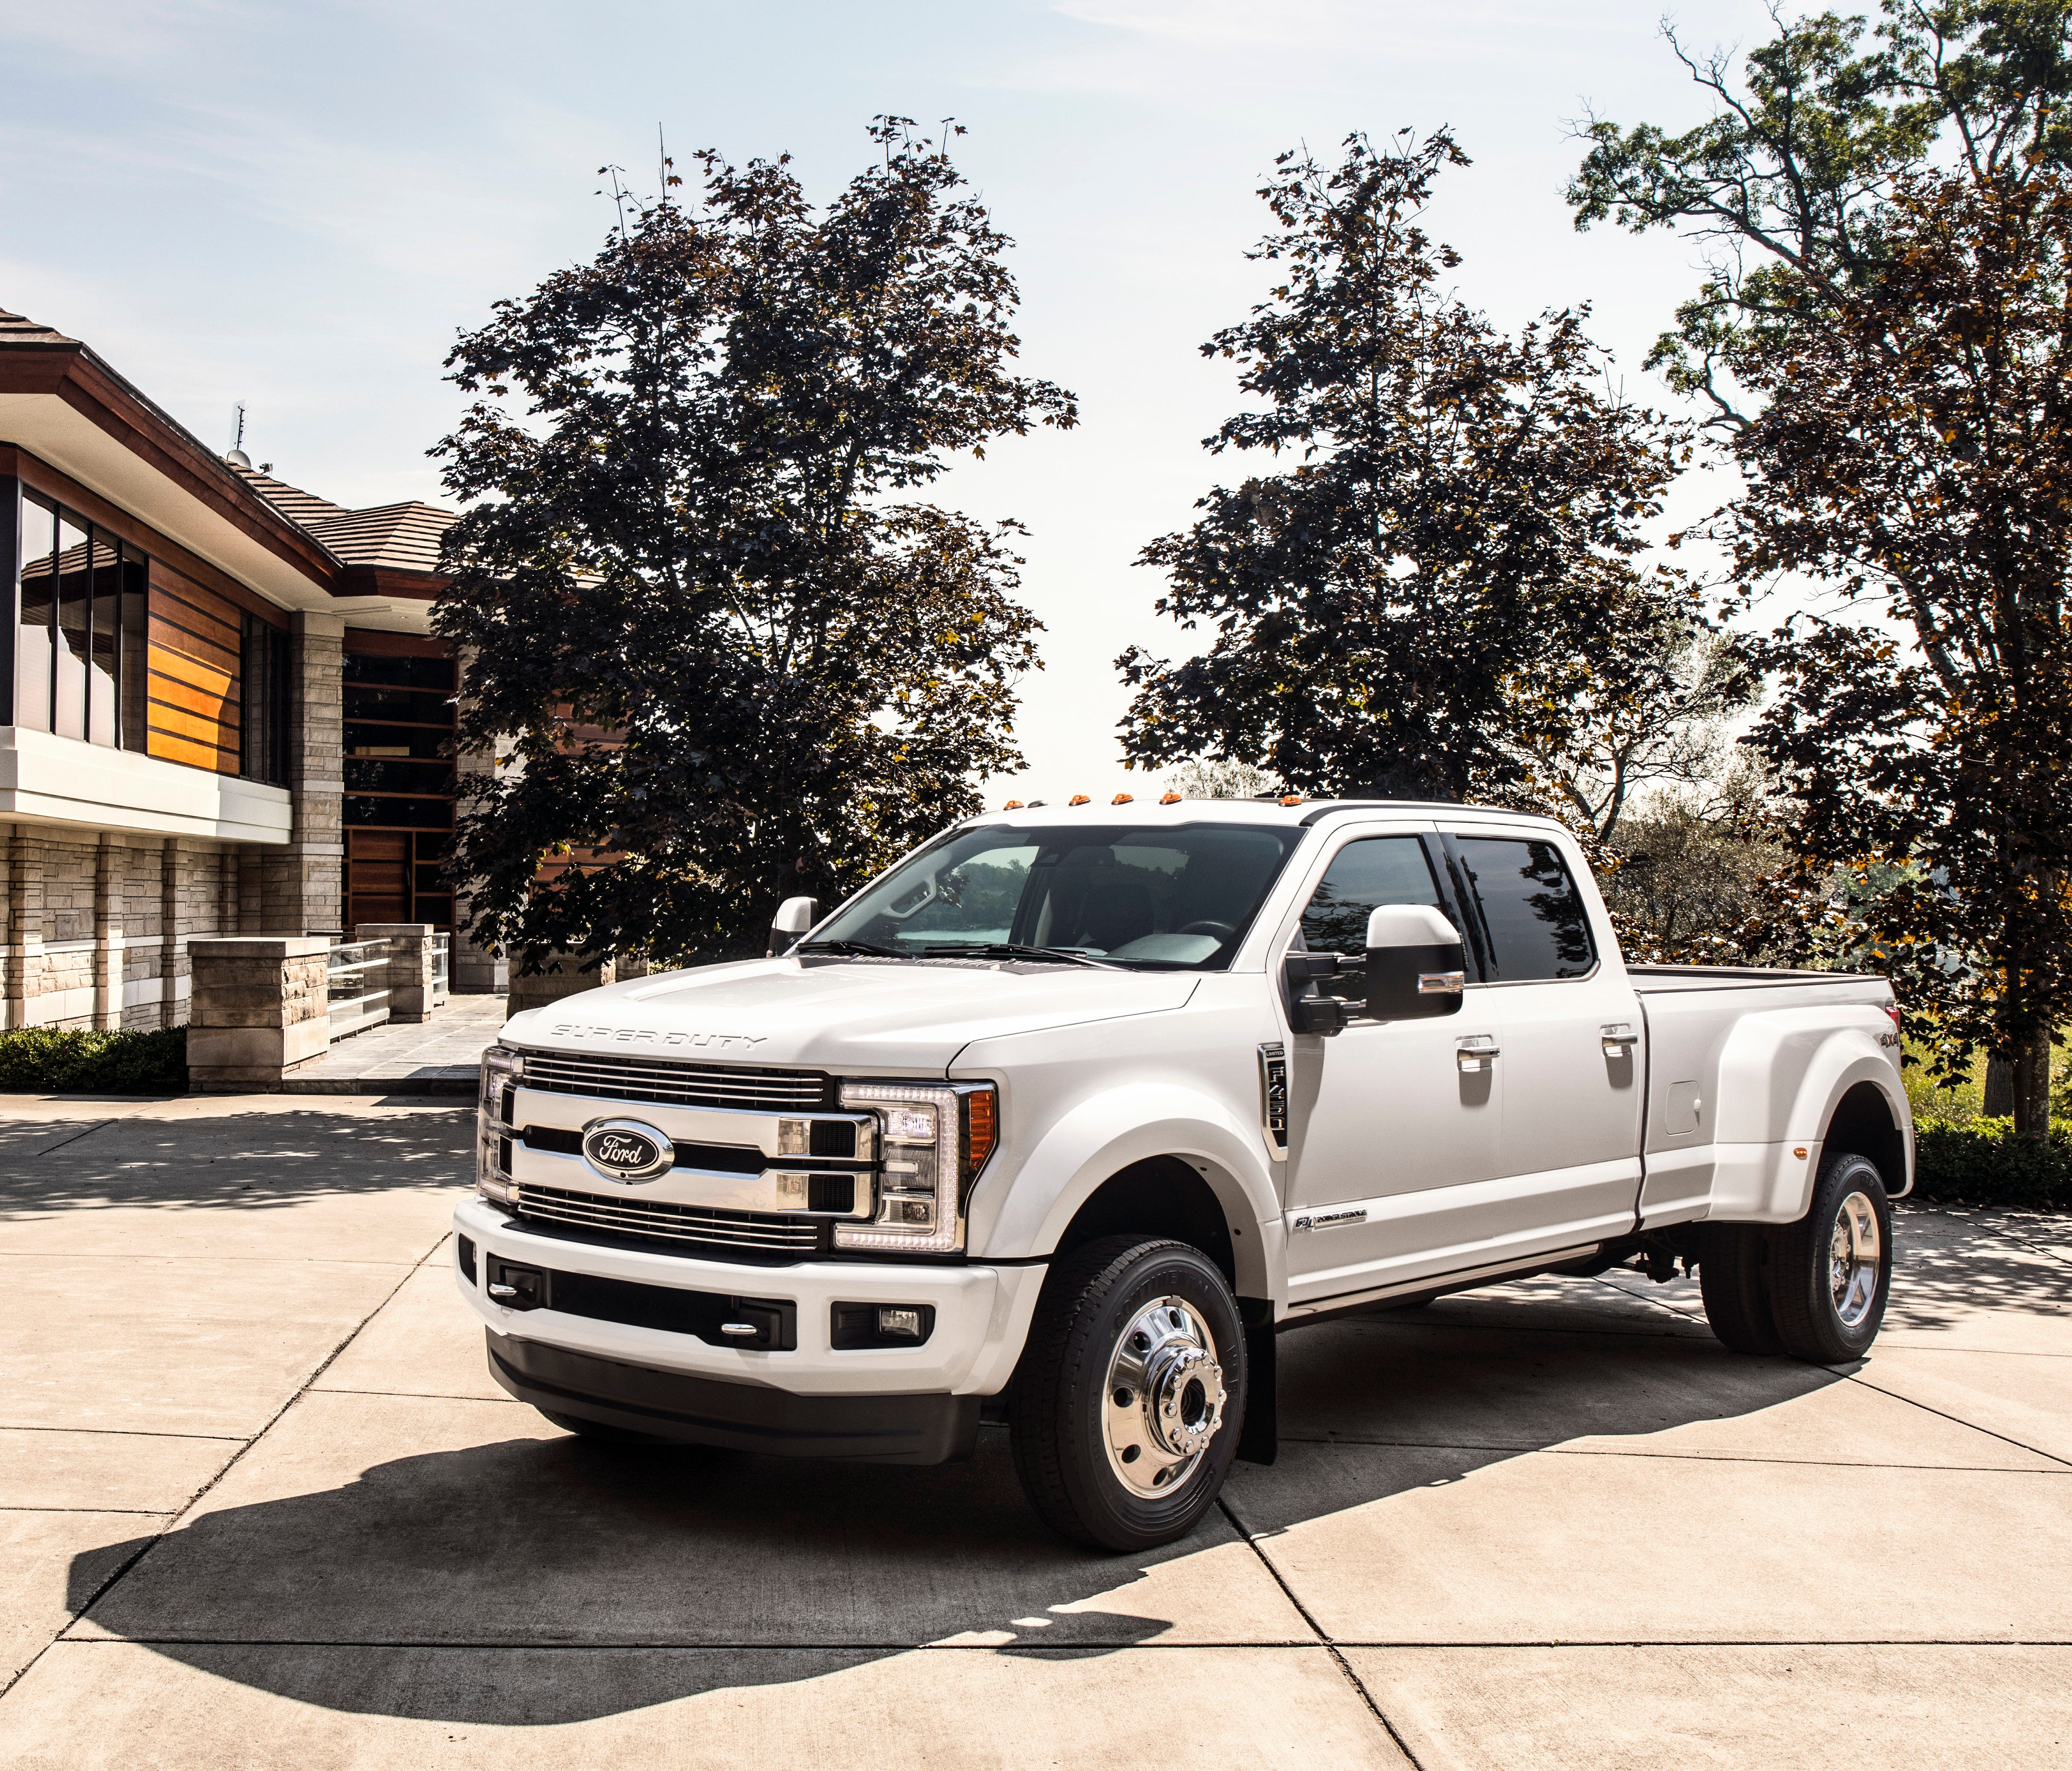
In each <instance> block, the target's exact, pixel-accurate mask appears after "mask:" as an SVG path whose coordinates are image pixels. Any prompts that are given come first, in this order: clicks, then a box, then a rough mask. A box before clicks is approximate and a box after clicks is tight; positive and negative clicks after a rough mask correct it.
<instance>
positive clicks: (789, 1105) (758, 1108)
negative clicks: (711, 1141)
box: [524, 1051, 834, 1113]
mask: <svg viewBox="0 0 2072 1771" xmlns="http://www.w3.org/2000/svg"><path fill="white" fill-rule="evenodd" d="M524 1086H525V1087H528V1088H538V1089H545V1090H546V1091H548V1092H549V1093H551V1094H556V1095H603V1096H604V1097H606V1099H611V1100H626V1101H661V1102H665V1103H668V1104H669V1105H671V1106H675V1107H724V1108H726V1109H727V1110H729V1111H734V1112H739V1113H767V1112H782V1111H791V1112H796V1111H800V1110H801V1109H804V1110H807V1111H811V1110H812V1109H813V1108H816V1107H831V1106H833V1104H834V1087H833V1083H832V1082H831V1081H830V1080H829V1079H828V1078H827V1077H826V1076H824V1075H821V1074H820V1072H819V1071H817V1070H751V1069H749V1068H746V1066H740V1065H734V1064H676V1063H671V1062H668V1061H667V1060H666V1059H664V1058H621V1057H619V1056H618V1055H616V1054H614V1055H612V1056H611V1057H598V1058H588V1057H571V1056H570V1055H569V1054H567V1053H565V1052H529V1051H528V1052H527V1053H526V1054H525V1075H524Z"/></svg>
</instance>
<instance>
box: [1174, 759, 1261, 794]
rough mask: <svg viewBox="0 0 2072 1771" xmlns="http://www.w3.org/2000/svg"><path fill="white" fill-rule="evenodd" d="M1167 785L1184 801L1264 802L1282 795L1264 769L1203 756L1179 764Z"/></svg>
mask: <svg viewBox="0 0 2072 1771" xmlns="http://www.w3.org/2000/svg"><path fill="white" fill-rule="evenodd" d="M1165 785H1166V787H1167V788H1168V789H1169V790H1170V791H1172V792H1174V793H1177V794H1178V795H1180V797H1181V798H1182V799H1265V798H1267V797H1268V796H1269V795H1271V796H1273V797H1275V798H1278V797H1279V796H1280V793H1281V783H1279V782H1278V781H1276V780H1275V779H1273V777H1272V775H1268V773H1267V772H1266V771H1265V770H1264V769H1256V768H1254V767H1253V766H1252V765H1251V764H1250V763H1249V762H1231V761H1230V760H1229V759H1227V758H1224V759H1222V760H1215V759H1211V758H1206V757H1197V758H1194V759H1193V760H1192V761H1190V762H1183V763H1182V764H1181V765H1180V766H1179V767H1178V768H1177V769H1175V770H1174V771H1173V772H1172V773H1171V774H1170V775H1167V776H1166V777H1165Z"/></svg>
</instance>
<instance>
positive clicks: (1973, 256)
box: [1569, 0, 2072, 1134]
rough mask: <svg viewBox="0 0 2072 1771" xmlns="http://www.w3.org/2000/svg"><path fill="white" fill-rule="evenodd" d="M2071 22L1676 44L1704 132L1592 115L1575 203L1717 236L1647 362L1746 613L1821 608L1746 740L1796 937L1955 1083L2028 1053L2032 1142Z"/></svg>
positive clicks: (2047, 867)
mask: <svg viewBox="0 0 2072 1771" xmlns="http://www.w3.org/2000/svg"><path fill="white" fill-rule="evenodd" d="M1774 16H1776V15H1774ZM2069 22H2072V0H1992V3H1978V0H1952V3H1948V4H1943V5H1927V4H1919V3H1914V0H1887V3H1886V4H1885V7H1884V9H1883V12H1882V14H1881V19H1880V22H1879V23H1878V24H1877V27H1876V28H1875V29H1874V30H1873V29H1871V28H1870V27H1868V26H1867V25H1866V23H1865V21H1864V20H1863V19H1861V18H1838V17H1836V15H1835V14H1825V13H1823V14H1817V15H1815V16H1813V17H1810V18H1803V19H1798V20H1794V21H1791V22H1789V23H1786V22H1785V21H1784V20H1783V19H1782V18H1781V17H1779V18H1778V36H1777V37H1776V39H1774V41H1772V42H1771V43H1767V44H1765V45H1763V46H1762V47H1759V48H1758V49H1757V50H1756V51H1753V52H1752V53H1751V54H1750V55H1749V56H1748V57H1747V59H1746V63H1745V76H1744V80H1743V81H1742V82H1741V84H1739V85H1737V84H1735V83H1734V81H1733V80H1732V78H1731V69H1730V66H1729V60H1728V58H1727V57H1725V55H1714V56H1712V57H1710V58H1708V59H1704V60H1700V59H1698V58H1696V57H1694V56H1692V55H1690V54H1688V53H1687V52H1686V51H1683V49H1682V48H1681V47H1680V46H1676V53H1677V54H1678V55H1679V58H1680V59H1681V60H1683V64H1684V65H1685V67H1686V68H1688V70H1689V72H1691V74H1692V77H1693V78H1694V79H1695V80H1696V81H1697V82H1698V84H1699V85H1700V87H1701V88H1704V89H1705V90H1706V91H1707V92H1708V93H1709V94H1710V95H1711V96H1712V98H1713V100H1714V101H1715V105H1716V111H1715V114H1714V116H1713V117H1712V119H1711V120H1710V121H1708V123H1706V124H1704V125H1701V126H1700V127H1699V128H1698V129H1693V130H1690V131H1688V132H1686V133H1684V134H1681V135H1671V134H1667V132H1664V131H1663V130H1661V129H1658V128H1655V127H1654V126H1652V125H1642V126H1640V127H1638V128H1635V129H1621V128H1619V127H1618V125H1615V124H1614V123H1611V122H1609V121H1602V120H1598V121H1593V122H1592V124H1591V125H1590V126H1589V132H1588V133H1589V140H1590V142H1591V146H1590V147H1589V151H1588V153H1587V154H1586V156H1585V159H1584V162H1583V163H1582V166H1581V169H1580V171H1579V172H1578V174H1577V179H1576V180H1575V182H1574V184H1573V185H1572V188H1571V191H1570V193H1569V195H1570V199H1571V201H1572V203H1573V204H1574V206H1575V210H1576V219H1577V226H1578V227H1587V226H1589V224H1592V223H1593V222H1595V221H1597V220H1605V219H1608V218H1609V219H1611V220H1615V221H1617V222H1618V223H1619V224H1622V225H1624V226H1626V227H1629V228H1634V229H1635V230H1644V229H1646V228H1655V227H1667V228H1676V229H1679V231H1681V232H1684V233H1685V234H1686V235H1687V236H1691V237H1694V238H1696V239H1699V240H1703V241H1704V242H1707V243H1708V246H1709V249H1710V256H1709V261H1708V273H1707V274H1706V276H1705V277H1704V280H1703V281H1702V283H1701V286H1700V290H1699V291H1698V293H1697V294H1696V296H1695V297H1694V298H1692V300H1691V301H1690V302H1687V303H1686V304H1685V305H1684V306H1683V308H1682V309H1681V310H1679V314H1678V318H1677V327H1676V330H1675V332H1674V333H1672V334H1671V335H1666V336H1665V337H1664V338H1663V340H1662V341H1661V342H1660V343H1659V344H1658V346H1657V347H1656V351H1655V357H1654V358H1653V359H1652V360H1654V361H1656V362H1659V363H1661V364H1663V365H1665V366H1666V367H1667V368H1668V369H1669V370H1670V372H1671V376H1672V379H1674V380H1675V381H1676V382H1677V383H1678V384H1679V385H1681V386H1683V387H1684V388H1687V389H1688V390H1691V391H1692V392H1696V393H1698V394H1700V395H1701V396H1703V397H1704V398H1706V399H1707V400H1708V401H1710V402H1711V404H1712V408H1713V410H1714V413H1715V416H1716V421H1717V422H1718V423H1719V424H1720V427H1721V428H1722V429H1723V430H1724V431H1725V433H1726V434H1728V435H1729V437H1730V438H1732V442H1733V450H1734V453H1735V455H1736V457H1737V461H1738V462H1739V465H1740V466H1741V470H1742V472H1743V474H1744V475H1745V476H1746V478H1747V479H1748V482H1749V494H1748V495H1747V496H1746V497H1745V499H1742V500H1741V502H1740V503H1739V505H1738V507H1736V508H1734V509H1733V510H1730V511H1729V512H1727V513H1726V514H1725V516H1724V518H1723V519H1722V520H1721V521H1720V523H1719V524H1716V525H1715V526H1714V532H1716V534H1718V535H1720V536H1721V537H1723V538H1724V539H1725V540H1727V541H1728V542H1729V544H1730V545H1731V546H1732V547H1733V552H1734V561H1735V577H1736V584H1737V598H1738V600H1739V602H1740V603H1741V606H1743V607H1749V606H1753V602H1755V601H1756V600H1757V598H1758V597H1760V596H1761V595H1762V594H1764V593H1765V592H1766V591H1767V590H1769V589H1770V588H1771V587H1772V586H1774V584H1776V583H1777V582H1778V580H1779V578H1780V577H1781V576H1782V575H1784V574H1790V573H1803V574H1805V575H1807V576H1810V577H1812V578H1814V579H1815V580H1818V581H1824V583H1825V584H1826V585H1827V586H1829V587H1830V588H1831V590H1833V591H1834V592H1836V598H1835V600H1834V601H1833V602H1832V603H1831V604H1830V605H1829V606H1828V607H1827V609H1826V610H1823V612H1821V613H1819V614H1807V615H1803V616H1801V617H1799V618H1794V620H1792V621H1790V622H1788V623H1786V625H1785V626H1784V627H1782V628H1781V629H1779V630H1778V631H1776V632H1775V633H1774V634H1773V635H1771V636H1770V639H1768V641H1767V642H1766V643H1765V644H1763V645H1762V646H1761V647H1757V648H1756V650H1755V651H1754V654H1753V657H1754V661H1755V662H1756V663H1757V664H1759V665H1762V666H1764V667H1766V668H1770V669H1771V670H1774V672H1777V673H1778V678H1779V680H1780V683H1781V692H1780V696H1779V698H1778V701H1777V703H1776V705H1774V708H1773V709H1772V710H1771V711H1770V713H1769V715H1768V716H1767V717H1766V718H1765V719H1764V720H1763V721H1762V722H1761V724H1759V725H1758V726H1757V729H1756V730H1755V732H1754V733H1753V734H1752V739H1753V742H1754V743H1755V744H1756V745H1757V747H1758V748H1759V749H1760V750H1762V752H1763V753H1764V754H1765V755H1766V757H1767V758H1769V759H1770V762H1771V763H1772V764H1773V765H1774V767H1775V769H1776V770H1777V771H1778V775H1779V778H1780V783H1781V785H1782V787H1783V789H1784V791H1786V793H1787V794H1788V795H1790V797H1791V799H1792V800H1793V802H1794V817H1793V818H1792V820H1791V827H1792V830H1793V839H1794V847H1795V848H1796V849H1798V850H1799V857H1798V860H1797V862H1796V866H1795V873H1796V876H1797V882H1796V885H1795V886H1790V887H1789V890H1790V891H1791V892H1793V893H1795V898H1796V902H1797V903H1798V905H1799V906H1800V908H1801V910H1803V911H1804V913H1805V914H1804V918H1803V920H1804V921H1805V922H1807V926H1808V927H1812V926H1813V925H1815V924H1817V923H1819V922H1822V921H1823V919H1826V920H1828V921H1831V922H1835V923H1836V927H1840V926H1842V925H1847V926H1848V928H1850V929H1851V930H1852V931H1858V932H1857V933H1856V934H1852V935H1851V936H1850V937H1849V939H1852V940H1854V941H1856V944H1857V945H1859V946H1860V947H1861V946H1864V945H1865V944H1866V943H1867V944H1868V948H1869V950H1870V951H1873V952H1876V953H1877V954H1878V955H1881V957H1882V959H1883V961H1884V963H1885V964H1888V965H1889V966H1890V967H1891V968H1893V969H1895V970H1897V971H1898V972H1901V974H1902V976H1904V977H1905V979H1906V980H1908V983H1909V985H1910V990H1911V992H1912V997H1913V1000H1912V1003H1911V1006H1914V1007H1916V1008H1922V1009H1927V1010H1928V1011H1929V1013H1928V1015H1927V1017H1926V1024H1925V1025H1922V1024H1920V1023H1918V1024H1917V1025H1918V1027H1919V1030H1921V1031H1922V1032H1925V1033H1932V1034H1933V1035H1934V1038H1935V1039H1936V1040H1937V1042H1938V1051H1939V1057H1940V1062H1942V1065H1943V1066H1945V1067H1948V1068H1953V1069H1954V1068H1958V1067H1962V1066H1963V1065H1965V1064H1967V1062H1969V1061H1970V1059H1971V1055H1972V1054H1973V1053H1974V1052H1975V1050H1976V1049H1977V1048H1978V1047H1979V1046H1984V1047H1985V1049H1986V1050H1988V1053H1989V1054H1991V1055H1992V1058H1994V1059H1996V1061H1997V1062H1999V1063H2002V1064H2005V1063H2009V1062H2011V1063H2012V1070H2013V1073H2014V1075H2015V1077H2016V1088H2015V1091H2014V1092H2015V1100H2014V1103H2013V1104H2014V1108H2015V1117H2016V1123H2017V1125H2018V1127H2020V1128H2021V1129H2022V1130H2024V1131H2025V1132H2030V1133H2038V1134H2040V1133H2041V1132H2042V1131H2043V1129H2044V1128H2045V1123H2046V1114H2047V1085H2048V1076H2049V1042H2050V1039H2051V1036H2052V1033H2053V1029H2055V1028H2056V1027H2057V1026H2058V1025H2061V1024H2062V1021H2063V1020H2064V1018H2065V1017H2066V1012H2067V1010H2068V1009H2072V1001H2068V999H2067V997H2066V947H2065V942H2066V934H2067V932H2068V931H2066V928H2065V927H2064V921H2063V919H2064V915H2065V906H2064V902H2063V899H2064V892H2065V881H2066V873H2065V866H2064V858H2065V849H2066V830H2065V826H2064V823H2063V820H2062V815H2061V814H2060V812H2058V802H2059V800H2060V799H2062V793H2061V792H2060V791H2058V789H2057V787H2056V786H2055V779H2054V778H2055V775H2056V772H2057V765H2056V762H2055V760H2054V759H2055V758H2057V757H2058V755H2060V754H2062V750H2063V740H2064V738H2065V735H2066V726H2067V724H2068V705H2072V704H2068V699H2067V693H2066V691H2067V688H2068V686H2072V685H2068V684H2067V683H2066V680H2065V678H2064V675H2063V672H2064V661H2063V657H2062V631H2061V627H2060V617H2059V615H2058V609H2059V606H2060V602H2061V599H2062V594H2063V588H2064V572H2065V567H2066V557H2065V554H2064V553H2063V548H2064V544H2065V528H2064V523H2063V518H2062V492H2063V487H2064V477H2063V476H2064V470H2065V462H2064V458H2063V453H2062V449H2063V446H2062V442H2061V434H2060V426H2061V423H2062V419H2061V415H2060V399H2059V393H2058V388H2059V384H2060V383H2061V382H2062V378H2063V376H2064V375H2065V373H2066V369H2067V368H2072V364H2068V363H2067V361H2066V357H2065V355H2064V347H2063V345H2062V342H2061V339H2060V335H2059V329H2060V327H2062V322H2063V318H2064V316H2063V314H2062V302H2063V293H2064V277H2065V272H2064V265H2063V256H2064V235H2063V228H2062V204H2063V200H2064V199H2063V190H2064V185H2063V179H2064V175H2065V172H2066V168H2067V166H2068V165H2072V129H2068V126H2067V124H2066V120H2065V115H2064V110H2065V107H2064V104H2063V101H2064V99H2065V97H2066V96H2067V94H2068V92H2072V35H2068V23H2069ZM1672 45H1674V39H1672ZM1838 878H1840V879H1848V880H1852V881H1855V882H1856V883H1855V884H1854V885H1853V886H1851V887H1850V888H1849V890H1848V893H1847V894H1846V899H1847V901H1846V902H1844V899H1842V898H1837V897H1836V892H1835V889H1834V884H1833V882H1834V881H1836V879H1838ZM1788 884H1789V882H1782V881H1781V882H1780V886H1781V889H1782V888H1784V887H1786V886H1788ZM1839 938H1840V937H1839V936H1836V935H1835V934H1834V932H1833V931H1830V934H1829V935H1828V937H1827V939H1830V941H1831V940H1832V939H1839Z"/></svg>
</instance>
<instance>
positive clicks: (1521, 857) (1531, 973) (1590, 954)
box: [1445, 829, 1643, 1252]
mask: <svg viewBox="0 0 2072 1771" xmlns="http://www.w3.org/2000/svg"><path fill="white" fill-rule="evenodd" d="M1445 847H1446V850H1447V853H1448V856H1449V860H1450V861H1451V862H1452V865H1453V870H1454V873H1455V874H1456V877H1457V879H1458V880H1459V881H1460V886H1461V891H1462V893H1463V894H1464V896H1465V897H1466V899H1467V901H1468V902H1469V903H1470V906H1471V910H1470V914H1472V915H1473V916H1474V920H1475V922H1476V928H1475V931H1474V932H1475V934H1476V935H1477V937H1478V943H1479V945H1480V946H1481V947H1482V969H1483V975H1484V976H1485V977H1486V979H1487V980H1488V982H1487V984H1486V987H1485V990H1484V992H1483V993H1484V996H1485V997H1486V1000H1487V1002H1488V1005H1489V1008H1488V1012H1489V1013H1490V1017H1491V1019H1492V1020H1493V1021H1494V1024H1495V1026H1496V1031H1497V1036H1498V1046H1499V1047H1500V1055H1499V1056H1498V1058H1497V1059H1496V1067H1497V1069H1498V1071H1499V1072H1500V1073H1501V1099H1502V1103H1503V1110H1502V1120H1503V1126H1502V1131H1501V1133H1500V1135H1499V1139H1498V1145H1499V1148H1498V1172H1499V1173H1501V1174H1503V1176H1504V1177H1506V1180H1507V1183H1508V1187H1507V1191H1508V1195H1509V1196H1508V1198H1507V1202H1506V1204H1505V1206H1504V1208H1503V1210H1504V1214H1505V1215H1506V1216H1507V1218H1508V1219H1509V1222H1508V1224H1507V1235H1506V1240H1507V1242H1508V1243H1511V1245H1512V1246H1513V1247H1515V1248H1516V1249H1518V1250H1519V1251H1520V1252H1528V1251H1538V1250H1543V1249H1552V1248H1565V1247H1571V1246H1574V1245H1577V1244H1580V1243H1589V1242H1595V1241H1599V1240H1601V1239H1605V1238H1606V1237H1609V1236H1615V1235H1623V1234H1625V1233H1626V1231H1629V1230H1630V1229H1631V1228H1632V1227H1633V1225H1634V1202H1635V1199H1636V1198H1637V1196H1638V1192H1639V1186H1640V1132H1641V1103H1642V1058H1643V1054H1642V1046H1641V1043H1640V1042H1641V1038H1642V1025H1641V1016H1640V1005H1639V1001H1638V998H1637V997H1636V996H1634V992H1633V986H1632V985H1631V984H1630V982H1629V981H1628V980H1627V979H1626V973H1625V970H1624V968H1622V966H1620V965H1619V964H1618V960H1617V958H1616V955H1605V954H1604V953H1602V952H1601V951H1599V946H1598V942H1597V935H1596V931H1595V929H1594V928H1593V923H1592V920H1591V916H1592V913H1591V910H1590V907H1589V902H1587V901H1586V898H1585V893H1584V891H1583V890H1582V889H1581V886H1580V885H1579V883H1578V881H1577V879H1576V878H1575V877H1574V876H1573V874H1572V872H1571V870H1570V867H1569V865H1568V861H1567V860H1566V859H1565V858H1564V853H1563V851H1562V849H1561V848H1560V845H1558V844H1555V843H1553V842H1552V841H1549V840H1547V838H1546V837H1545V836H1534V835H1530V834H1526V833H1523V832H1521V833H1519V834H1515V835H1513V834H1507V833H1503V832H1494V831H1490V830H1487V829H1481V830H1474V831H1455V832H1449V834H1448V835H1447V836H1446V837H1445Z"/></svg>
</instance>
